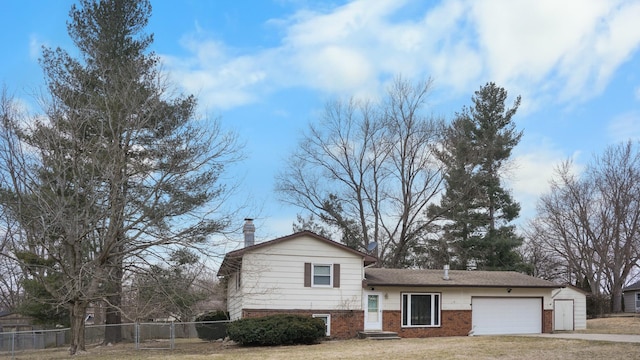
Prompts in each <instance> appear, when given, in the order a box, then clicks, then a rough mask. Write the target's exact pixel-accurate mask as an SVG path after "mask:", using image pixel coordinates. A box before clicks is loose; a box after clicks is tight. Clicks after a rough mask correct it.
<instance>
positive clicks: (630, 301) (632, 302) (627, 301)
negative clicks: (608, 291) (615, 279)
mask: <svg viewBox="0 0 640 360" xmlns="http://www.w3.org/2000/svg"><path fill="white" fill-rule="evenodd" d="M636 293H637V291H627V292H625V293H624V312H627V313H636V312H638V311H639V310H640V309H636Z"/></svg>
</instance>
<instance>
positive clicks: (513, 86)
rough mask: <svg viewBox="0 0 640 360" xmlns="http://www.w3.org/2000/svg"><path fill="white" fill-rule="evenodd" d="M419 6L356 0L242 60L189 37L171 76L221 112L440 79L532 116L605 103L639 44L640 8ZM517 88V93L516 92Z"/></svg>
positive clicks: (532, 1) (289, 27)
mask: <svg viewBox="0 0 640 360" xmlns="http://www.w3.org/2000/svg"><path fill="white" fill-rule="evenodd" d="M419 4H421V3H419V2H417V0H413V1H412V0H405V1H384V0H381V1H371V0H355V1H352V2H349V3H347V4H346V5H343V6H339V7H335V8H332V9H329V10H326V9H323V11H322V12H320V11H311V10H300V11H298V12H296V13H294V14H292V15H291V16H289V17H287V18H281V19H273V20H271V21H269V25H271V26H272V27H278V29H277V30H279V31H280V32H282V33H283V34H284V36H283V37H282V39H281V42H280V45H278V46H276V47H273V48H267V49H259V50H256V51H255V52H252V53H251V52H250V53H247V52H244V53H237V50H235V49H233V48H229V47H227V45H225V44H223V43H220V42H216V41H212V40H210V39H209V38H206V37H200V38H195V37H190V38H188V41H185V47H187V48H188V49H189V50H190V51H191V52H192V56H191V57H190V58H188V59H175V58H174V59H171V61H169V62H167V64H168V67H169V69H170V70H171V71H172V72H176V70H175V68H177V69H178V70H177V72H176V74H177V75H176V79H178V81H180V82H181V83H182V84H183V85H184V86H185V87H186V88H187V89H188V90H189V91H191V92H196V93H198V94H199V96H200V97H201V99H204V101H206V102H209V103H212V105H215V106H217V107H223V108H229V107H233V106H238V105H242V104H246V103H250V102H255V101H258V100H259V99H260V98H261V97H262V96H263V95H264V94H267V93H268V92H269V91H277V89H279V88H283V87H284V88H286V87H303V88H310V89H315V90H320V91H323V92H327V93H331V94H340V95H345V94H348V95H353V94H356V95H358V94H374V93H376V92H378V91H380V88H381V85H382V84H384V83H385V81H386V80H387V79H388V78H389V77H391V76H393V75H395V74H398V73H402V74H403V75H404V76H405V77H407V78H417V77H425V76H433V77H434V78H435V79H436V81H437V83H438V86H439V87H442V88H443V89H449V91H450V92H453V93H458V94H460V93H464V94H469V93H470V92H471V91H473V90H475V89H477V87H478V86H480V85H482V84H483V83H484V82H486V81H489V80H491V81H496V82H497V83H498V84H499V85H500V86H503V87H505V88H507V89H509V90H510V91H511V92H512V93H514V94H515V93H521V94H527V99H528V101H529V103H528V104H527V107H528V108H529V109H535V108H537V107H539V106H541V104H544V103H545V102H547V101H550V100H551V101H554V102H558V101H560V102H564V103H572V102H574V101H578V102H580V101H584V100H586V99H589V98H591V97H593V96H596V95H598V94H599V93H600V92H602V91H603V89H604V88H605V87H606V86H607V84H608V83H609V81H610V79H611V76H612V74H613V73H614V72H615V70H616V69H617V68H618V67H619V66H620V65H621V64H622V63H624V62H625V61H626V60H627V59H628V58H629V56H630V54H632V52H633V51H635V50H636V49H637V48H638V46H639V44H640V27H638V26H636V25H637V24H635V22H636V20H637V19H638V18H640V3H639V2H637V1H623V0H619V1H598V0H567V1H562V2H558V1H555V0H540V1H538V0H528V1H525V0H523V1H501V0H487V1H471V0H452V1H443V2H442V3H439V4H436V5H435V6H433V7H432V8H429V9H424V10H422V12H417V11H416V12H414V14H413V15H412V16H411V17H407V16H406V11H404V12H403V11H402V10H404V8H405V7H407V6H409V5H410V6H412V7H420V6H419ZM514 91H515V92H514Z"/></svg>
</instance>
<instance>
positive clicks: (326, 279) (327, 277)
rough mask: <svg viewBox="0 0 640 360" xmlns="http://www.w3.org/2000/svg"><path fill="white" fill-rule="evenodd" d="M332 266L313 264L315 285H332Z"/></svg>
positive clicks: (312, 276) (312, 275)
mask: <svg viewBox="0 0 640 360" xmlns="http://www.w3.org/2000/svg"><path fill="white" fill-rule="evenodd" d="M332 267H333V266H331V265H330V264H313V266H312V270H311V271H312V273H311V278H312V279H313V286H332V285H333V282H332V281H331V280H332V276H331V275H332V272H333V270H332Z"/></svg>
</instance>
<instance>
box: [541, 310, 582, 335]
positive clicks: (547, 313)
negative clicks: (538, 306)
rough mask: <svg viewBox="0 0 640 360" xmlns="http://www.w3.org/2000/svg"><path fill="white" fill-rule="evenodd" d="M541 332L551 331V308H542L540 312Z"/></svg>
mask: <svg viewBox="0 0 640 360" xmlns="http://www.w3.org/2000/svg"><path fill="white" fill-rule="evenodd" d="M574 326H575V324H574ZM542 332H543V333H552V332H553V310H544V311H543V312H542Z"/></svg>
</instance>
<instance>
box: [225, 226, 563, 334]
mask: <svg viewBox="0 0 640 360" xmlns="http://www.w3.org/2000/svg"><path fill="white" fill-rule="evenodd" d="M254 231H255V226H254V225H253V223H252V221H251V220H247V221H246V223H245V226H244V234H245V247H244V248H242V249H239V250H235V251H231V252H229V253H227V254H226V256H225V258H224V260H223V262H222V264H221V266H220V269H219V271H218V276H219V277H220V278H221V279H223V280H224V281H225V283H226V288H227V308H228V311H229V313H230V317H231V319H232V320H235V319H240V318H246V317H258V316H265V315H272V314H282V313H288V314H304V315H309V316H314V317H319V318H322V319H323V320H325V322H326V324H327V335H328V336H330V337H332V338H338V339H345V338H353V337H357V336H358V335H359V334H360V333H366V332H394V333H397V335H398V336H400V337H430V336H461V335H463V336H466V335H487V334H527V333H548V332H551V331H552V330H553V319H554V318H553V306H554V299H553V291H554V289H559V288H561V286H560V285H556V284H554V283H551V282H549V281H546V280H543V279H539V278H535V277H532V276H528V275H524V274H521V273H517V272H511V271H464V270H445V269H442V270H418V269H384V268H377V267H375V263H376V259H375V258H374V257H373V256H371V255H369V254H366V253H363V252H360V251H356V250H353V249H351V248H349V247H347V246H345V245H343V244H340V243H337V242H334V241H331V240H329V239H327V238H324V237H322V236H319V235H317V234H314V233H312V232H309V231H302V232H298V233H295V234H292V235H289V236H284V237H280V238H277V239H274V240H271V241H266V242H262V243H259V244H254Z"/></svg>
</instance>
